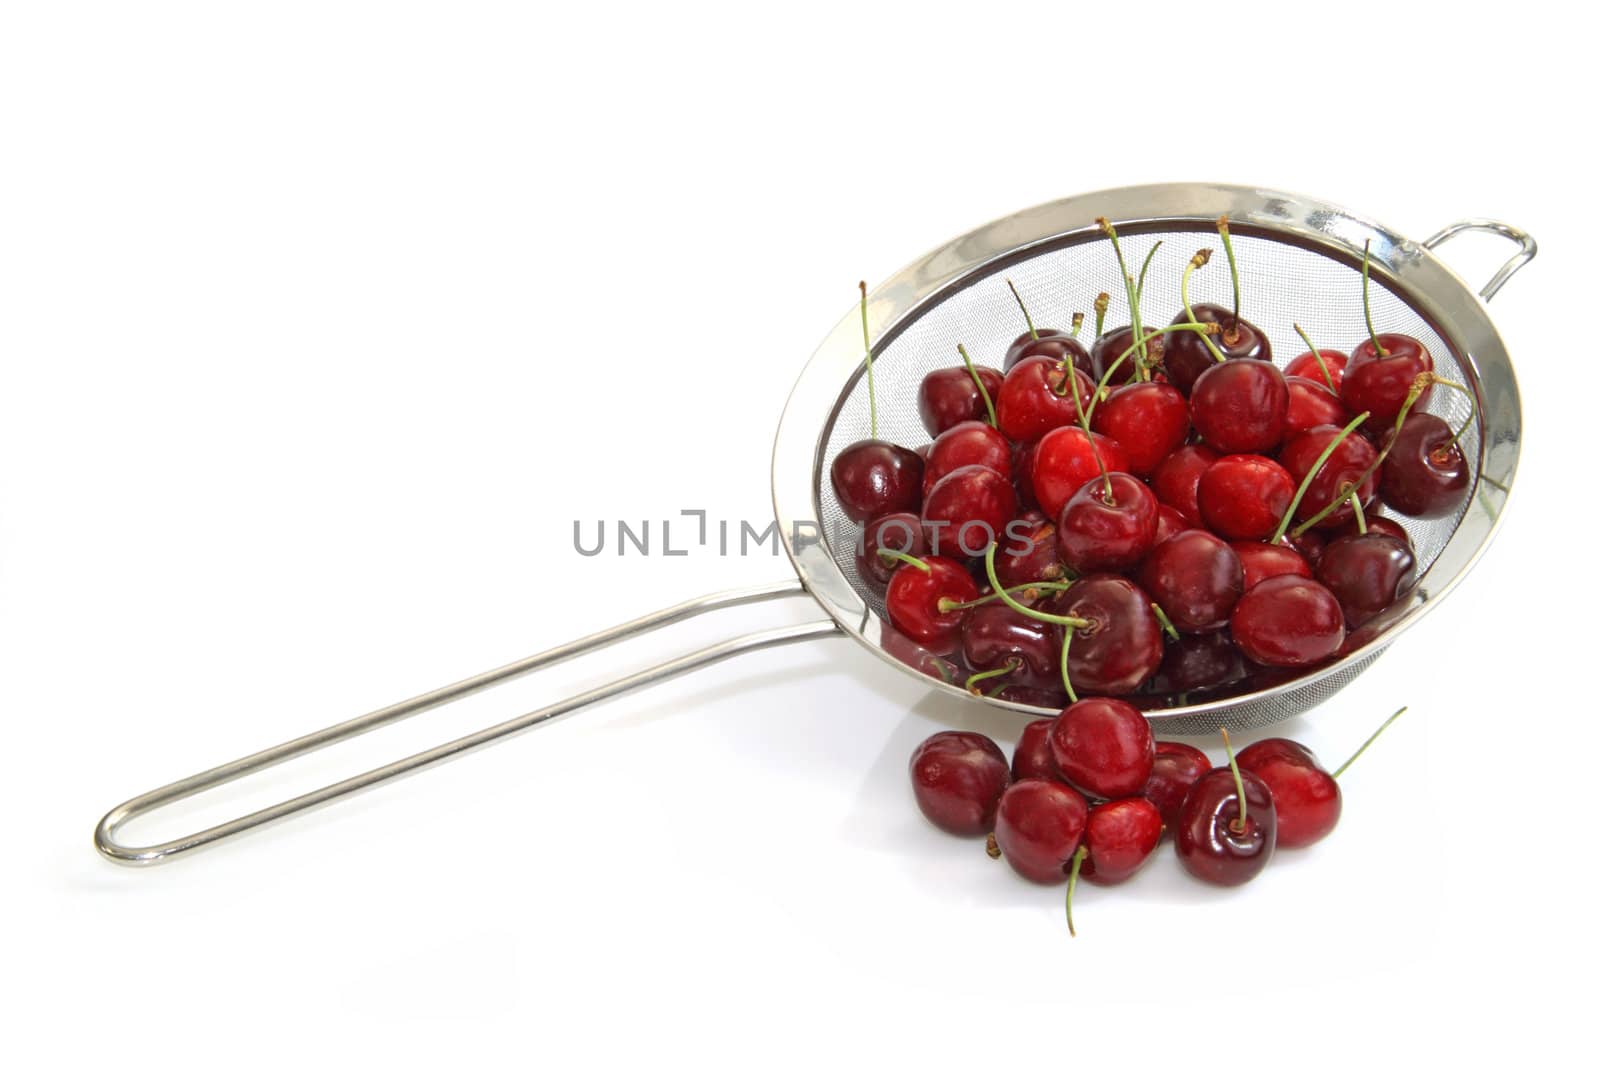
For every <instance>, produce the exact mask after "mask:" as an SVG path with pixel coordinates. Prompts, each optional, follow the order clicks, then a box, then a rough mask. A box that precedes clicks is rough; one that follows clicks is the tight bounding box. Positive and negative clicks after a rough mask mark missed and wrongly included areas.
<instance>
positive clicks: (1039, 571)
mask: <svg viewBox="0 0 1600 1067" xmlns="http://www.w3.org/2000/svg"><path fill="white" fill-rule="evenodd" d="M994 569H995V576H996V577H997V578H999V579H1000V584H1001V585H1004V586H1006V587H1007V588H1009V587H1011V586H1014V585H1025V584H1027V583H1029V582H1057V581H1060V580H1061V579H1062V578H1063V577H1065V576H1066V568H1065V567H1064V566H1062V564H1061V560H1060V558H1059V557H1058V556H1057V554H1056V524H1055V523H1053V522H1051V521H1050V520H1049V519H1046V518H1045V517H1043V516H1042V515H1024V516H1021V517H1020V518H1017V519H1013V520H1012V521H1011V522H1010V523H1009V524H1008V525H1007V528H1006V531H1005V536H1004V537H1002V538H1001V540H1000V547H999V548H998V549H997V550H996V552H995V555H994ZM1037 594H1038V590H1034V589H1027V590H1024V591H1023V592H1021V593H1019V594H1017V596H1018V599H1020V600H1022V601H1024V602H1030V601H1032V600H1035V599H1037V598H1038V596H1037Z"/></svg>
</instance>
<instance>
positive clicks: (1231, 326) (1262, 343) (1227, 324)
mask: <svg viewBox="0 0 1600 1067" xmlns="http://www.w3.org/2000/svg"><path fill="white" fill-rule="evenodd" d="M1194 317H1195V321H1196V322H1201V323H1207V322H1214V323H1216V324H1217V325H1218V326H1220V327H1221V328H1222V329H1221V332H1220V333H1215V334H1211V335H1210V337H1211V343H1212V344H1214V345H1216V346H1217V349H1218V350H1219V351H1220V352H1221V353H1222V355H1223V357H1224V358H1226V359H1229V360H1235V359H1255V360H1263V361H1265V362H1268V363H1270V362H1271V361H1272V344H1271V342H1269V341H1268V340H1267V336H1266V334H1264V333H1262V332H1261V331H1260V330H1259V329H1257V328H1256V327H1255V326H1254V325H1252V324H1251V323H1250V322H1249V321H1247V320H1245V319H1242V318H1241V319H1236V318H1234V316H1233V311H1232V309H1231V308H1225V307H1218V306H1217V305H1216V304H1196V305H1194ZM1188 321H1189V316H1188V315H1186V314H1184V313H1183V312H1181V311H1180V312H1178V314H1177V316H1176V317H1174V318H1173V320H1172V324H1173V325H1174V326H1176V325H1178V324H1179V323H1184V322H1188ZM1165 340H1166V344H1165V345H1164V346H1163V347H1162V358H1161V367H1162V370H1163V371H1164V372H1165V373H1166V375H1167V380H1168V381H1170V382H1171V383H1172V384H1173V385H1174V386H1176V387H1177V389H1178V391H1179V392H1181V393H1183V394H1184V395H1186V396H1187V395H1188V393H1189V391H1190V390H1192V389H1193V388H1194V384H1195V381H1196V380H1197V379H1199V377H1200V375H1202V374H1204V373H1205V372H1206V371H1207V370H1209V369H1211V367H1213V366H1215V365H1216V363H1217V358H1216V357H1215V356H1214V355H1212V354H1211V348H1210V346H1208V345H1207V344H1206V343H1205V341H1204V340H1202V339H1201V336H1200V334H1198V333H1194V332H1181V331H1180V332H1178V333H1171V334H1167V335H1166V338H1165Z"/></svg>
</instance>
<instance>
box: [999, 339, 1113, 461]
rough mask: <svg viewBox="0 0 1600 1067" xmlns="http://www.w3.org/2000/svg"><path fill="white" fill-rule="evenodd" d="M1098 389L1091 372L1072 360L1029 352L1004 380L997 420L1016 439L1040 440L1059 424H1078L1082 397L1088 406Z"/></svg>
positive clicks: (1003, 429) (1022, 440)
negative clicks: (1030, 354) (1065, 360)
mask: <svg viewBox="0 0 1600 1067" xmlns="http://www.w3.org/2000/svg"><path fill="white" fill-rule="evenodd" d="M1074 380H1076V382H1077V387H1076V389H1074V387H1073V382H1074ZM1094 390H1095V383H1094V382H1093V381H1092V380H1090V378H1089V376H1088V375H1087V374H1084V373H1083V372H1082V371H1080V370H1078V369H1077V368H1075V367H1073V366H1071V365H1070V364H1067V363H1062V362H1061V361H1060V360H1054V359H1047V358H1046V357H1044V356H1029V357H1028V358H1027V359H1025V360H1023V361H1022V362H1021V363H1018V364H1017V365H1016V366H1015V367H1012V368H1011V370H1009V371H1007V372H1006V376H1005V380H1004V381H1002V382H1001V383H1000V392H999V393H998V394H997V395H996V396H995V401H994V405H995V417H996V421H997V422H998V424H999V427H1000V431H1001V432H1002V433H1004V434H1005V435H1006V436H1007V437H1009V438H1011V440H1013V441H1021V442H1028V441H1037V440H1039V438H1041V437H1043V436H1044V435H1045V434H1047V433H1049V432H1050V431H1051V430H1053V429H1055V428H1056V427H1057V426H1072V425H1074V424H1076V423H1077V421H1078V401H1079V400H1082V402H1083V404H1084V406H1085V407H1087V406H1088V404H1089V402H1090V401H1091V400H1092V399H1093V397H1094Z"/></svg>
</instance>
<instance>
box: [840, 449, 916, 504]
mask: <svg viewBox="0 0 1600 1067" xmlns="http://www.w3.org/2000/svg"><path fill="white" fill-rule="evenodd" d="M830 475H831V477H832V480H833V492H834V495H835V496H837V497H838V498H839V507H840V508H841V509H842V510H843V511H844V513H845V514H846V515H848V516H849V517H850V518H851V520H852V521H854V522H868V521H870V520H872V519H875V518H877V517H878V516H879V515H887V514H889V512H891V511H915V510H917V505H918V504H920V503H921V502H922V457H921V456H919V455H917V454H916V453H915V452H913V451H911V449H909V448H901V447H900V446H899V445H891V444H890V443H889V442H887V441H878V440H866V441H857V442H856V443H855V444H852V445H847V446H846V447H845V449H844V451H842V452H840V453H839V454H838V455H837V456H835V457H834V460H833V467H832V468H831V470H830Z"/></svg>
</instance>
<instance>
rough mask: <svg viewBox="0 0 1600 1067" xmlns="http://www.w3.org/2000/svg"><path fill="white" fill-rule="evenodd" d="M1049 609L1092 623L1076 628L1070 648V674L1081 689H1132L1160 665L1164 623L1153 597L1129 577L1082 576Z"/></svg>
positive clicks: (1139, 684) (1083, 691)
mask: <svg viewBox="0 0 1600 1067" xmlns="http://www.w3.org/2000/svg"><path fill="white" fill-rule="evenodd" d="M1046 610H1047V611H1049V612H1051V613H1053V614H1057V615H1067V616H1072V617H1074V618H1079V619H1083V620H1085V621H1086V622H1087V623H1088V625H1086V626H1083V627H1080V628H1077V629H1075V630H1074V631H1073V633H1072V643H1071V644H1070V646H1069V647H1068V649H1067V674H1068V676H1069V677H1070V678H1071V679H1072V684H1073V686H1074V687H1075V688H1076V689H1077V690H1079V691H1080V692H1082V693H1108V694H1112V695H1115V694H1119V693H1131V692H1132V691H1133V690H1135V689H1137V688H1139V686H1141V685H1143V684H1144V682H1145V681H1146V680H1147V679H1149V678H1150V676H1151V675H1153V674H1155V672H1156V670H1157V668H1159V667H1160V666H1161V654H1162V642H1161V626H1160V624H1159V623H1158V622H1156V615H1155V612H1154V611H1152V610H1150V598H1149V597H1147V596H1145V594H1144V592H1143V591H1142V590H1141V589H1140V588H1139V587H1138V586H1136V585H1134V584H1133V583H1132V582H1130V581H1128V580H1127V579H1126V578H1120V577H1117V576H1116V575H1111V574H1092V575H1090V576H1089V577H1087V578H1080V579H1078V580H1077V581H1075V582H1073V583H1072V587H1071V588H1070V589H1068V590H1066V591H1065V592H1063V593H1058V594H1056V596H1055V598H1054V599H1053V600H1051V601H1050V603H1049V605H1048V606H1047V608H1046Z"/></svg>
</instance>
